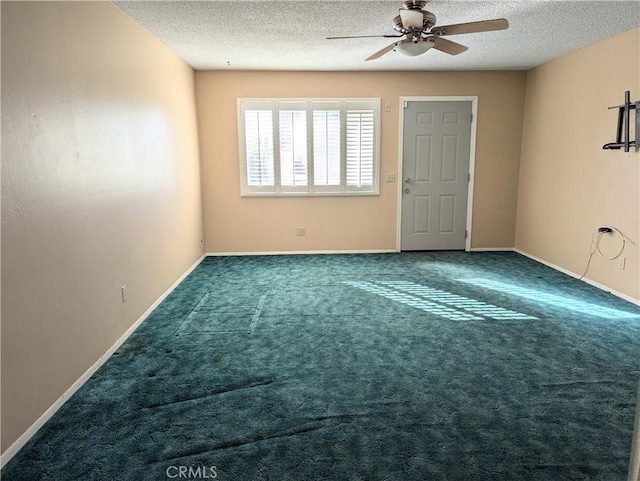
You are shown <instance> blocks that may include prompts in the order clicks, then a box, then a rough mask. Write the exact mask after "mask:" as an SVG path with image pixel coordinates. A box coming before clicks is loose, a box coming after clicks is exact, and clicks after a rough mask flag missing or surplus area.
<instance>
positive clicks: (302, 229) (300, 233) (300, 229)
mask: <svg viewBox="0 0 640 481" xmlns="http://www.w3.org/2000/svg"><path fill="white" fill-rule="evenodd" d="M296 235H297V236H305V235H307V228H306V227H298V228H297V229H296Z"/></svg>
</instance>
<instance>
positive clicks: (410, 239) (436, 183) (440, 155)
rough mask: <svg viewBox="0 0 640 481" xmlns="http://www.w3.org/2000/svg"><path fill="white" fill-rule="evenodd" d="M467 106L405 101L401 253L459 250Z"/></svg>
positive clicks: (463, 103)
mask: <svg viewBox="0 0 640 481" xmlns="http://www.w3.org/2000/svg"><path fill="white" fill-rule="evenodd" d="M471 105H472V104H471V101H446V102H438V101H409V102H405V106H406V107H405V109H404V124H403V125H404V127H403V169H402V172H403V175H402V179H401V180H402V192H403V194H402V217H401V228H402V231H401V249H402V250H444V249H447V250H449V249H451V250H464V248H465V237H466V236H465V228H466V224H467V197H468V194H467V192H468V187H469V184H468V182H469V158H470V151H471Z"/></svg>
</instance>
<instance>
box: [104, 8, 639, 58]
mask: <svg viewBox="0 0 640 481" xmlns="http://www.w3.org/2000/svg"><path fill="white" fill-rule="evenodd" d="M113 3H114V4H115V5H116V6H118V7H119V8H120V9H122V10H123V11H124V12H125V13H127V14H128V15H129V16H131V17H132V18H133V19H134V20H135V21H137V22H138V23H139V24H141V25H142V26H143V27H145V28H146V29H147V30H149V31H150V32H151V33H152V34H153V35H155V36H156V37H158V38H159V39H160V40H162V41H163V42H164V43H165V44H167V45H168V46H169V47H170V48H171V49H172V50H174V51H175V52H176V53H177V54H178V55H180V57H182V58H183V59H184V60H185V61H186V62H187V63H189V64H190V65H191V66H192V67H194V68H195V69H197V70H476V69H500V70H502V69H529V68H531V67H534V66H537V65H540V64H542V63H544V62H547V61H549V60H552V59H554V58H557V57H560V56H561V55H564V54H566V53H568V52H572V51H575V50H578V49H580V48H582V47H585V46H587V45H591V44H593V43H596V42H598V41H600V40H603V39H605V38H608V37H612V36H615V35H617V34H619V33H622V32H625V31H627V30H630V29H632V28H634V27H638V26H640V0H636V1H615V0H601V1H598V2H592V1H570V2H569V1H562V2H558V1H546V0H528V1H517V2H512V1H492V2H486V1H460V0H458V1H439V0H433V1H429V2H427V5H426V7H425V9H426V10H429V11H430V12H433V13H434V14H435V15H436V17H437V23H436V25H448V24H454V23H462V22H470V21H477V20H490V19H494V18H506V19H507V20H508V21H509V24H510V27H509V29H508V30H503V31H497V32H487V33H474V34H465V35H456V36H451V37H448V38H449V39H451V40H454V41H456V42H459V43H462V44H464V45H466V46H468V47H469V50H468V51H466V52H464V53H462V54H460V55H457V56H450V55H447V54H445V53H443V52H439V51H436V50H430V51H428V52H426V53H425V54H423V55H421V56H418V57H406V56H403V55H401V54H399V53H396V52H393V51H392V52H390V53H388V54H386V55H384V56H383V57H381V58H380V59H378V60H372V61H368V62H365V61H364V59H365V58H367V57H368V56H369V55H371V54H373V53H374V52H376V51H377V50H379V49H381V48H383V47H385V46H386V45H388V44H390V43H392V42H393V41H394V40H396V39H388V38H362V39H347V40H326V39H325V37H327V36H341V35H383V34H393V33H395V32H394V30H393V29H392V20H393V18H394V17H395V16H396V15H398V9H399V8H400V7H402V2H401V1H400V0H393V1H388V0H384V1H374V0H371V1H366V0H363V1H350V0H338V1H306V0H296V1H246V0H244V1H242V0H240V1H238V0H236V1H217V0H212V1H204V2H196V1H150V0H149V1H133V2H129V1H115V2H113Z"/></svg>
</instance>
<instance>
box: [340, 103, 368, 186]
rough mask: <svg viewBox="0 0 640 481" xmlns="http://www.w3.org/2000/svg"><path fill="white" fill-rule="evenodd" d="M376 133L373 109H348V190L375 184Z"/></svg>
mask: <svg viewBox="0 0 640 481" xmlns="http://www.w3.org/2000/svg"><path fill="white" fill-rule="evenodd" d="M374 135H375V124H374V111H373V110H347V179H346V180H347V190H348V189H349V188H350V187H354V188H356V189H359V188H362V187H371V186H373V183H374V180H375V178H374V174H375V138H374Z"/></svg>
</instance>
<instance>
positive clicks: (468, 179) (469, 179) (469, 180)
mask: <svg viewBox="0 0 640 481" xmlns="http://www.w3.org/2000/svg"><path fill="white" fill-rule="evenodd" d="M467 182H471V172H469V173H468V174H467Z"/></svg>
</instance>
